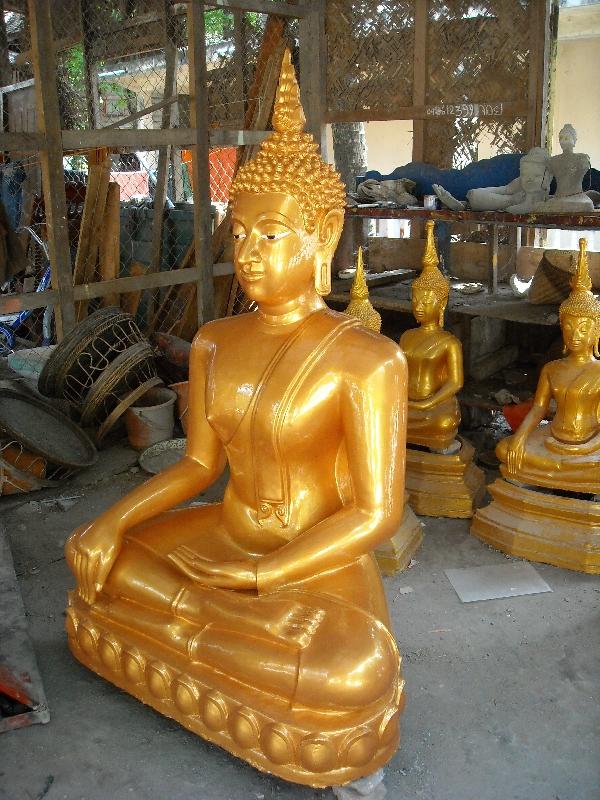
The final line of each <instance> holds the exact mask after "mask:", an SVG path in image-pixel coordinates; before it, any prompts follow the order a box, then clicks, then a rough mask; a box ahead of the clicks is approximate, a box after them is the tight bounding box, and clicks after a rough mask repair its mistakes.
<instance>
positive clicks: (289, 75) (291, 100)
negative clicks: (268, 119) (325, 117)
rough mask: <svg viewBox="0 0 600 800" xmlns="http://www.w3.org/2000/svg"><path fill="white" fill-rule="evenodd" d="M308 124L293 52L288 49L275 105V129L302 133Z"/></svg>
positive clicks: (283, 131) (282, 66) (284, 57)
mask: <svg viewBox="0 0 600 800" xmlns="http://www.w3.org/2000/svg"><path fill="white" fill-rule="evenodd" d="M305 125H306V117H305V116H304V109H303V108H302V104H301V102H300V87H299V86H298V81H297V80H296V71H295V70H294V65H293V64H292V54H291V53H290V51H289V50H288V49H286V51H285V53H284V54H283V61H282V64H281V74H280V75H279V84H278V85H277V94H276V95H275V105H274V107H273V129H274V130H276V131H279V133H302V131H303V130H304V126H305Z"/></svg>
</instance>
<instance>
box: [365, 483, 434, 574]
mask: <svg viewBox="0 0 600 800" xmlns="http://www.w3.org/2000/svg"><path fill="white" fill-rule="evenodd" d="M408 503H409V498H408V494H406V496H405V498H404V516H403V517H402V523H401V525H400V527H399V528H398V530H397V531H396V533H395V534H394V535H393V536H392V537H391V539H388V540H387V542H384V543H383V544H381V545H379V547H378V548H377V549H376V550H375V558H376V559H377V564H378V565H379V569H380V570H381V572H382V574H383V575H395V574H396V572H402V571H403V570H405V569H406V568H407V567H408V565H409V564H410V562H411V559H412V557H413V556H414V554H415V553H416V552H417V550H418V549H419V547H420V546H421V543H422V542H423V526H422V524H421V523H420V522H419V520H418V519H417V516H416V514H415V512H414V511H413V510H412V508H411V507H410V505H409V504H408Z"/></svg>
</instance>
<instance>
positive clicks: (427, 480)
mask: <svg viewBox="0 0 600 800" xmlns="http://www.w3.org/2000/svg"><path fill="white" fill-rule="evenodd" d="M458 438H459V441H460V443H461V448H460V450H459V452H458V453H454V454H441V453H431V452H426V451H423V450H415V449H413V448H411V447H407V448H406V491H407V492H408V494H409V498H410V505H411V507H412V508H413V509H414V511H415V512H416V513H417V514H421V515H423V516H426V517H456V518H466V517H472V516H473V512H474V510H475V508H477V506H478V505H479V504H480V503H481V502H482V501H483V498H484V496H485V475H484V473H483V470H481V469H479V467H477V466H475V464H474V463H473V456H474V455H475V450H474V449H473V445H472V444H471V443H470V442H468V441H467V440H466V439H463V438H462V437H461V436H459V437H458Z"/></svg>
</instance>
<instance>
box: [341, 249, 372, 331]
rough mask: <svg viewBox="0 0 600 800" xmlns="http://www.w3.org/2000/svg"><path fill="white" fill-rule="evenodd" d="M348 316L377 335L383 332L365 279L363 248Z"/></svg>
mask: <svg viewBox="0 0 600 800" xmlns="http://www.w3.org/2000/svg"><path fill="white" fill-rule="evenodd" d="M346 314H348V315H349V316H350V317H355V318H356V319H357V320H359V321H360V323H361V324H362V325H364V326H365V328H369V329H370V330H372V331H375V332H376V333H379V332H380V331H381V315H380V314H379V312H377V311H375V309H374V308H373V306H372V305H371V301H370V300H369V287H368V286H367V279H366V277H365V268H364V265H363V251H362V247H359V248H358V259H357V262H356V273H355V275H354V280H353V281H352V286H351V287H350V303H349V304H348V307H347V308H346Z"/></svg>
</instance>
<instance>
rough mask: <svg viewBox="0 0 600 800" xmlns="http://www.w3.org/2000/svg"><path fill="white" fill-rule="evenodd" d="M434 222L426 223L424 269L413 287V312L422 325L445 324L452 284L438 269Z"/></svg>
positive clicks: (438, 261)
mask: <svg viewBox="0 0 600 800" xmlns="http://www.w3.org/2000/svg"><path fill="white" fill-rule="evenodd" d="M433 225H434V223H433V221H431V220H430V221H428V222H426V223H425V252H424V253H423V269H422V270H421V274H420V275H419V277H418V278H416V279H415V280H414V281H413V285H412V312H413V316H414V318H415V319H416V320H417V322H419V323H420V324H421V325H433V324H435V325H439V326H440V327H442V326H443V324H444V311H445V310H446V305H447V303H448V296H449V294H450V282H449V281H448V279H447V278H445V277H444V276H443V275H442V273H441V272H440V270H439V268H438V264H439V263H440V260H439V258H438V254H437V251H436V249H435V241H434V238H433Z"/></svg>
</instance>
